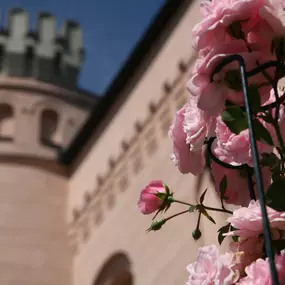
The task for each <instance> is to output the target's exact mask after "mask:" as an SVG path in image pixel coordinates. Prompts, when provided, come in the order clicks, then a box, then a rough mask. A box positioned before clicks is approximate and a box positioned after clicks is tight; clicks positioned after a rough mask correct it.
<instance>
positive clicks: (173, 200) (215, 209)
mask: <svg viewBox="0 0 285 285" xmlns="http://www.w3.org/2000/svg"><path fill="white" fill-rule="evenodd" d="M170 201H172V202H174V203H179V204H183V205H187V206H189V207H191V206H193V205H192V204H189V203H186V202H183V201H180V200H176V199H171V200H170ZM194 206H195V205H194ZM199 207H202V208H204V209H205V210H210V211H215V212H222V213H228V214H232V213H233V212H232V211H229V210H227V209H218V208H212V207H208V206H204V205H198V207H197V209H199ZM187 211H188V210H187Z"/></svg>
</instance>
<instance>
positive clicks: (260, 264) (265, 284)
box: [237, 252, 285, 285]
mask: <svg viewBox="0 0 285 285" xmlns="http://www.w3.org/2000/svg"><path fill="white" fill-rule="evenodd" d="M275 265H276V269H277V273H278V279H279V284H280V285H284V284H285V254H284V252H283V253H281V254H280V255H276V256H275ZM245 272H246V274H247V276H246V277H244V278H242V279H241V280H240V281H239V282H238V283H237V284H238V285H271V284H272V281H271V273H270V266H269V261H268V258H266V260H264V259H257V260H256V261H255V262H253V263H252V264H250V265H249V266H247V267H246V269H245Z"/></svg>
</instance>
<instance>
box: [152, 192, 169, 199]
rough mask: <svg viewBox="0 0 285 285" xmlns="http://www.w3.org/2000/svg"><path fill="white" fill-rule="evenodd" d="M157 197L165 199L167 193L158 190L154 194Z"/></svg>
mask: <svg viewBox="0 0 285 285" xmlns="http://www.w3.org/2000/svg"><path fill="white" fill-rule="evenodd" d="M154 195H155V196H156V197H157V198H159V199H160V200H165V198H166V197H167V194H166V193H162V192H157V193H155V194H154Z"/></svg>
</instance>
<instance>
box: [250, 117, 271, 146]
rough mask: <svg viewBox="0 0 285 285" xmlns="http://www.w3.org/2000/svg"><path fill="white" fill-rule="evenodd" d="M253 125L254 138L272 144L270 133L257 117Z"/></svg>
mask: <svg viewBox="0 0 285 285" xmlns="http://www.w3.org/2000/svg"><path fill="white" fill-rule="evenodd" d="M253 127H254V130H255V138H256V139H257V140H258V141H260V142H262V143H264V144H268V145H270V146H274V143H273V140H272V138H271V135H270V133H269V132H268V130H267V129H266V128H265V127H264V126H263V125H262V124H261V123H260V122H259V121H258V120H257V119H255V120H254V121H253Z"/></svg>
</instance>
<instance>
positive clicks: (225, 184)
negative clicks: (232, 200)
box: [219, 175, 228, 200]
mask: <svg viewBox="0 0 285 285" xmlns="http://www.w3.org/2000/svg"><path fill="white" fill-rule="evenodd" d="M227 187H228V182H227V176H226V175H225V176H224V177H223V179H222V180H221V182H220V186H219V188H220V195H221V199H222V200H228V198H227V197H225V193H226V190H227Z"/></svg>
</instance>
